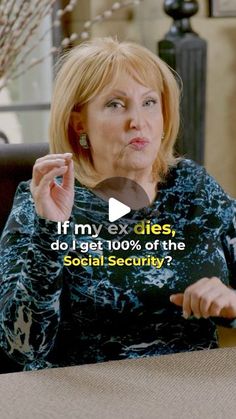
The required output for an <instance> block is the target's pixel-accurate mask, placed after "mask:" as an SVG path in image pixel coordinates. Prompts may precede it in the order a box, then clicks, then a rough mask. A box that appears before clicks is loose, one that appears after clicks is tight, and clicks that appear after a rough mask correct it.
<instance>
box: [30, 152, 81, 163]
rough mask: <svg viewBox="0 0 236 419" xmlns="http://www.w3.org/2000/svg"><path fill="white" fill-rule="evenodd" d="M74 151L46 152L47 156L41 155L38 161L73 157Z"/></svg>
mask: <svg viewBox="0 0 236 419" xmlns="http://www.w3.org/2000/svg"><path fill="white" fill-rule="evenodd" d="M72 156H73V154H72V153H58V154H46V155H45V156H42V157H39V158H38V159H37V160H36V162H41V161H44V160H45V161H46V160H55V159H71V158H72Z"/></svg>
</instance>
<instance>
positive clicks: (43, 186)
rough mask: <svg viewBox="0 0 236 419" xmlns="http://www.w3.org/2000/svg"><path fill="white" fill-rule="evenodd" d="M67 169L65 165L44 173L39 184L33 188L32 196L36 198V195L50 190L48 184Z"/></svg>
mask: <svg viewBox="0 0 236 419" xmlns="http://www.w3.org/2000/svg"><path fill="white" fill-rule="evenodd" d="M67 170H68V167H67V166H62V167H56V168H53V169H52V170H51V171H50V172H48V173H47V174H46V175H44V176H43V177H42V179H41V181H40V183H39V185H38V186H37V187H36V188H34V194H33V195H34V196H35V197H36V198H37V197H38V195H39V196H42V195H43V194H45V193H49V192H50V185H51V183H52V181H54V178H55V177H56V176H62V175H63V174H64V173H65V172H66V171H67Z"/></svg>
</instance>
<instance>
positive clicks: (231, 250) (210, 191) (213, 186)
mask: <svg viewBox="0 0 236 419" xmlns="http://www.w3.org/2000/svg"><path fill="white" fill-rule="evenodd" d="M204 173H205V192H206V194H207V201H208V207H209V209H210V211H211V213H212V214H213V215H214V216H213V217H212V219H213V220H214V223H215V228H216V229H217V230H218V231H219V234H220V239H221V243H222V249H223V252H224V256H225V260H226V263H227V267H228V280H229V286H230V287H231V288H233V289H234V290H235V292H236V200H235V199H232V198H231V197H230V196H229V195H228V194H227V193H226V192H224V190H223V189H222V188H221V187H220V185H219V184H218V183H217V182H216V181H215V179H214V178H212V177H211V176H210V175H209V174H208V173H206V171H205V169H204ZM212 319H213V320H214V322H215V323H216V324H217V325H219V326H224V327H228V328H236V318H235V319H227V318H223V317H213V318H212Z"/></svg>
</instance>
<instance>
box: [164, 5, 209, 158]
mask: <svg viewBox="0 0 236 419" xmlns="http://www.w3.org/2000/svg"><path fill="white" fill-rule="evenodd" d="M164 10H165V12H166V14H167V15H169V16H170V17H171V18H172V19H173V21H172V24H171V27H170V30H169V32H168V33H167V34H166V35H165V37H164V39H163V40H161V41H160V42H159V43H158V49H159V56H160V57H161V58H162V59H163V60H164V61H165V62H166V63H167V64H169V65H170V67H172V68H173V69H174V70H176V71H177V73H178V74H179V75H180V77H181V79H182V86H181V87H182V88H183V91H182V97H181V128H180V132H179V135H178V140H177V151H178V152H179V153H180V154H182V155H185V156H186V157H188V158H191V159H193V160H195V161H196V162H198V163H199V164H203V162H204V143H205V140H204V138H205V106H206V105H205V95H206V52H207V46H206V41H205V40H203V39H201V38H200V37H199V36H198V34H197V33H196V32H194V30H193V29H192V26H191V22H190V19H191V17H192V16H194V15H195V14H196V13H197V11H198V2H197V1H196V0H186V1H185V0H165V1H164Z"/></svg>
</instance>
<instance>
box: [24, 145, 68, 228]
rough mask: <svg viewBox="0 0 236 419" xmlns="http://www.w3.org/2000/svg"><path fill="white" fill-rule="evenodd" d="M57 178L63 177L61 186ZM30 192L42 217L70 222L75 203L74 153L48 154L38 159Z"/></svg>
mask: <svg viewBox="0 0 236 419" xmlns="http://www.w3.org/2000/svg"><path fill="white" fill-rule="evenodd" d="M57 176H62V182H61V184H60V185H59V184H58V183H57V182H56V180H55V177H57ZM30 191H31V193H32V196H33V199H34V202H35V209H36V212H37V214H38V215H39V216H40V217H43V218H47V219H48V220H52V221H57V222H59V221H61V222H63V221H66V220H68V219H69V218H70V215H71V210H72V206H73V203H74V165H73V160H72V153H64V154H48V155H46V156H44V157H41V158H39V159H37V160H36V162H35V164H34V167H33V175H32V181H31V184H30Z"/></svg>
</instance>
